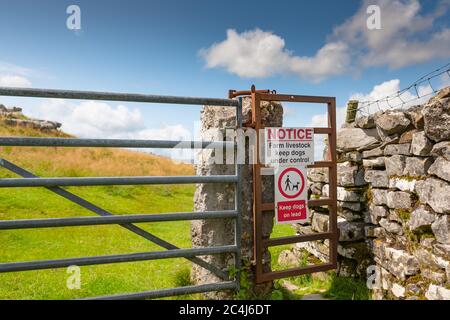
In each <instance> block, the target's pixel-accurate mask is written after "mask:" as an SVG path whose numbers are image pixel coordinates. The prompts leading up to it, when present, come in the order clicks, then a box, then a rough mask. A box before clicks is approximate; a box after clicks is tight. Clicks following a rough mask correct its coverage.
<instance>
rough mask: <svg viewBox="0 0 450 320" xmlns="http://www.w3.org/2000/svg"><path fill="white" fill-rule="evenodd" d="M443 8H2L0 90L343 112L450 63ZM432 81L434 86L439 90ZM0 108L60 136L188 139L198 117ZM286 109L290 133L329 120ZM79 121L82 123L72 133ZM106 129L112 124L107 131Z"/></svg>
mask: <svg viewBox="0 0 450 320" xmlns="http://www.w3.org/2000/svg"><path fill="white" fill-rule="evenodd" d="M72 4H76V5H78V6H79V7H80V9H81V30H79V31H73V30H69V29H67V27H66V19H67V17H68V14H67V13H66V8H67V7H68V6H69V5H72ZM369 4H378V5H379V7H380V8H381V26H382V29H381V30H368V29H367V27H366V26H365V21H366V19H367V16H368V15H367V13H366V8H367V6H368V5H369ZM448 5H449V1H447V0H445V1H438V0H436V1H431V0H429V1H418V0H411V1H407V0H398V1H370V2H368V1H331V0H330V1H308V2H307V1H277V2H274V1H221V2H219V1H206V0H195V1H194V0H192V1H181V0H179V1H173V0H170V1H167V0H165V1H103V0H102V1H100V0H96V1H61V0H60V1H56V0H55V1H39V2H37V1H20V0H15V1H9V0H2V1H1V2H0V39H1V40H0V43H1V44H0V85H13V86H14V85H20V86H32V87H38V88H62V89H87V90H98V91H118V92H136V93H151V94H170V95H191V96H211V97H226V95H227V92H228V89H231V88H233V89H248V88H249V87H250V86H251V84H256V86H257V87H258V88H268V89H276V90H277V91H278V92H284V93H295V94H308V95H328V96H336V98H337V104H338V106H344V105H345V103H346V101H347V100H348V99H349V98H350V97H352V96H353V97H355V94H357V95H356V96H357V97H359V98H361V99H363V98H373V97H378V96H380V95H387V94H390V93H392V92H389V91H390V90H391V91H392V90H396V89H397V90H398V89H399V88H400V87H404V86H406V85H408V84H409V83H410V82H412V81H414V80H415V79H416V78H418V77H419V76H421V75H422V74H425V73H427V72H429V71H431V70H433V69H435V68H437V67H439V66H441V65H444V64H446V63H448V62H449V57H450V29H449V22H450V19H449V13H448ZM363 22H364V23H363ZM230 29H231V30H234V31H228V34H227V30H230ZM214 44H216V47H214V46H213V45H214ZM241 45H242V46H241ZM246 50H247V51H246ZM248 51H250V52H251V53H248ZM321 52H322V53H321ZM254 55H257V56H256V58H255V56H254ZM255 60H256V62H255ZM239 61H240V62H239ZM253 64H254V65H253ZM237 68H238V69H239V70H240V71H239V72H236V69H237ZM391 80H395V81H394V82H389V81H391ZM437 81H438V82H437V83H436V86H439V85H442V84H444V83H445V81H446V80H443V79H438V80H437ZM383 83H384V85H383V86H382V87H381V88H380V87H379V88H378V91H377V90H374V87H375V86H377V85H382V84H383ZM424 90H426V88H424ZM0 103H6V104H8V105H10V104H17V105H20V106H23V107H24V109H25V112H26V113H29V114H31V115H34V116H39V117H46V118H50V119H54V120H60V121H63V122H65V121H67V122H68V124H66V123H65V126H66V128H65V129H66V130H68V131H72V132H74V133H76V134H79V135H83V134H86V135H91V136H106V137H107V136H115V135H117V134H118V135H121V136H132V137H138V138H139V137H156V138H165V137H166V136H167V134H168V131H170V130H172V129H173V128H178V129H177V130H178V131H180V132H182V131H183V130H184V129H186V130H188V131H192V130H193V128H194V122H195V121H197V120H198V118H199V110H200V107H198V108H197V107H194V108H192V107H183V106H167V105H163V106H154V105H140V104H125V103H105V104H101V105H100V106H99V105H97V104H86V103H85V104H84V105H82V106H81V108H79V106H80V104H81V102H78V101H69V102H65V101H62V102H61V101H59V102H54V101H53V102H49V101H47V100H43V99H32V100H31V99H12V98H1V99H0ZM119 105H122V107H118V106H119ZM64 108H67V109H68V110H69V111H67V110H62V109H64ZM289 109H290V111H289V112H288V113H287V116H286V122H285V123H286V125H290V126H305V125H310V124H317V123H319V122H320V121H321V119H323V112H324V110H325V109H324V108H321V107H312V106H308V107H305V108H297V109H295V110H297V111H296V112H294V111H293V110H294V109H293V108H289ZM90 110H94V111H93V112H92V114H93V116H92V117H91V118H89V115H88V114H89V113H90ZM85 113H86V114H85ZM102 117H104V118H105V119H100V118H102ZM123 117H125V118H127V119H123ZM80 119H85V120H86V122H87V123H88V125H86V126H85V127H84V126H77V125H76V123H77V121H79V120H80ZM111 119H112V121H113V122H114V121H116V122H117V123H116V124H113V125H112V126H111V127H108V126H110V124H108V120H111ZM130 119H131V120H130ZM120 121H123V123H120ZM71 122H72V123H71ZM178 131H177V132H178Z"/></svg>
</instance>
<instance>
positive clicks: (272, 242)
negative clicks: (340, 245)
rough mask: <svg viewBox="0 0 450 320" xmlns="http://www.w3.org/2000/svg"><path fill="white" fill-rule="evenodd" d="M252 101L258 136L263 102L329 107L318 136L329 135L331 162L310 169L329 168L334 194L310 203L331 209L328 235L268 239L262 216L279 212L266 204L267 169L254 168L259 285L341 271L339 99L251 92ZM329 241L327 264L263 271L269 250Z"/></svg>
mask: <svg viewBox="0 0 450 320" xmlns="http://www.w3.org/2000/svg"><path fill="white" fill-rule="evenodd" d="M251 99H252V102H251V103H252V123H251V125H250V126H251V127H253V128H254V129H255V130H256V132H260V130H261V129H264V126H263V125H262V124H261V114H260V110H261V109H260V105H261V101H279V102H300V103H301V102H303V103H305V102H306V103H321V104H327V106H328V127H326V128H314V134H326V135H328V143H329V145H328V159H327V160H326V161H316V162H314V164H312V165H309V166H308V168H328V175H329V184H330V192H329V198H328V199H318V200H309V201H308V206H309V207H319V206H325V205H326V206H328V209H329V226H328V231H327V232H322V233H314V234H307V235H296V236H290V237H282V238H274V239H264V238H263V236H262V227H263V226H262V221H263V220H262V215H263V214H264V212H265V211H273V210H275V204H274V203H263V202H262V179H261V168H262V167H263V165H262V164H261V163H260V161H257V162H256V164H254V165H253V182H254V183H253V224H254V225H253V231H254V233H253V235H254V262H255V264H256V282H257V283H262V282H267V281H272V280H275V279H280V278H286V277H292V276H298V275H301V274H306V273H313V272H319V271H326V270H332V269H336V267H337V242H338V235H339V232H338V226H337V201H336V199H337V188H336V186H337V168H336V98H334V97H318V96H300V95H286V94H276V93H275V94H273V93H262V92H258V91H255V90H254V88H252V90H251ZM256 137H257V138H256V139H257V150H258V153H257V154H258V155H260V150H261V144H262V143H263V142H262V141H260V135H259V134H257V135H256ZM325 239H328V240H329V243H330V245H329V248H330V251H329V261H328V262H327V263H324V264H319V265H310V266H304V267H297V268H292V269H287V270H280V271H272V272H264V271H263V254H264V251H265V250H267V249H268V248H269V247H273V246H280V245H286V244H293V243H298V242H307V241H317V240H325Z"/></svg>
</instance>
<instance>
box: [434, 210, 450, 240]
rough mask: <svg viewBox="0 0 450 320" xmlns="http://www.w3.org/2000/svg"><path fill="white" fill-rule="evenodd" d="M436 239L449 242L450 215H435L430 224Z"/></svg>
mask: <svg viewBox="0 0 450 320" xmlns="http://www.w3.org/2000/svg"><path fill="white" fill-rule="evenodd" d="M431 230H433V233H434V236H435V237H436V240H437V241H439V242H440V243H443V244H450V215H443V216H440V217H437V218H436V220H435V221H434V222H433V224H432V225H431Z"/></svg>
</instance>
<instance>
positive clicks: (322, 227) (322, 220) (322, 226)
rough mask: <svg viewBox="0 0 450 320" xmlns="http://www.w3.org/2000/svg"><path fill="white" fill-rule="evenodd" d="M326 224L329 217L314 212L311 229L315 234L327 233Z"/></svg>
mask: <svg viewBox="0 0 450 320" xmlns="http://www.w3.org/2000/svg"><path fill="white" fill-rule="evenodd" d="M328 222H329V217H328V215H327V214H322V213H319V212H314V215H313V217H312V229H313V230H314V231H317V232H327V231H328Z"/></svg>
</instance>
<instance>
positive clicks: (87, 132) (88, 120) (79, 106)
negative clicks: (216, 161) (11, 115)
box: [24, 99, 193, 162]
mask: <svg viewBox="0 0 450 320" xmlns="http://www.w3.org/2000/svg"><path fill="white" fill-rule="evenodd" d="M24 113H25V114H26V115H28V116H30V117H33V118H37V119H45V120H50V121H58V122H60V123H62V128H61V129H62V130H63V131H64V132H67V133H69V134H73V135H75V136H77V137H80V138H106V139H142V140H192V135H193V134H192V133H191V132H190V131H189V130H188V129H186V128H185V127H184V126H182V125H181V124H175V125H167V124H162V125H161V126H160V127H158V128H146V126H145V123H144V119H143V117H142V114H141V112H140V111H139V109H137V108H136V109H130V108H128V107H127V106H124V105H120V104H119V105H117V106H112V105H110V104H108V103H105V102H99V101H83V102H81V103H75V102H72V101H69V100H64V99H48V100H45V102H44V103H42V104H39V105H34V106H28V107H25V108H24ZM139 150H140V151H149V150H147V149H139ZM154 152H156V153H158V154H161V155H164V156H168V157H171V158H172V159H174V160H181V161H188V162H189V161H191V159H192V151H190V150H183V149H168V150H166V149H157V150H154Z"/></svg>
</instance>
